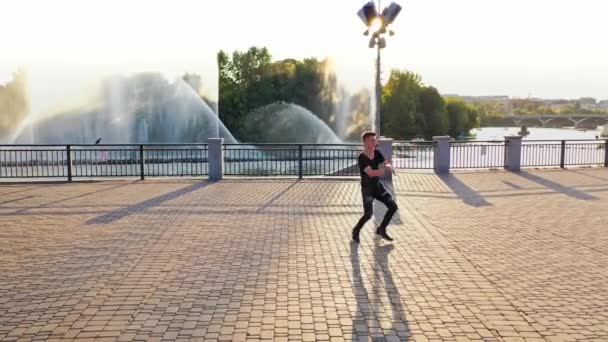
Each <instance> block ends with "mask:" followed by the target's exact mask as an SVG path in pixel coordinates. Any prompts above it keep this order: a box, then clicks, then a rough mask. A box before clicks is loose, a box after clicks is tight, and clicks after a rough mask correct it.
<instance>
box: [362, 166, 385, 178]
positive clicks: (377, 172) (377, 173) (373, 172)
mask: <svg viewBox="0 0 608 342" xmlns="http://www.w3.org/2000/svg"><path fill="white" fill-rule="evenodd" d="M385 170H386V169H385V168H384V166H382V167H380V168H379V169H378V170H374V169H372V167H371V166H367V167H366V168H365V169H363V172H365V173H367V175H368V176H370V177H381V176H384V172H385Z"/></svg>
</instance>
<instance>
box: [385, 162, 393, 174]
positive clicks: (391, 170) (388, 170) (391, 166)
mask: <svg viewBox="0 0 608 342" xmlns="http://www.w3.org/2000/svg"><path fill="white" fill-rule="evenodd" d="M384 168H385V169H386V172H388V173H395V169H393V165H391V164H390V163H384Z"/></svg>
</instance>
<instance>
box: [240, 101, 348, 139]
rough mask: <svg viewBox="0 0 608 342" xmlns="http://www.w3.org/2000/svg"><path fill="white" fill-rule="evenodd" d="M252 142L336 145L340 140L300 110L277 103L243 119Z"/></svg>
mask: <svg viewBox="0 0 608 342" xmlns="http://www.w3.org/2000/svg"><path fill="white" fill-rule="evenodd" d="M245 130H246V131H247V132H249V133H250V135H251V136H252V137H254V138H253V139H254V140H253V141H251V142H253V143H307V144H339V143H341V142H342V140H341V139H340V138H339V137H338V136H337V135H336V134H335V133H334V132H333V131H332V130H331V128H329V126H327V124H326V123H325V122H323V121H322V120H321V119H319V118H318V117H317V116H316V115H314V114H313V113H311V112H310V111H309V110H307V109H306V108H304V107H301V106H298V105H295V104H292V103H283V102H277V103H273V104H270V105H267V106H264V107H262V108H259V109H257V110H255V111H253V112H252V113H251V114H249V115H248V116H247V119H246V120H245Z"/></svg>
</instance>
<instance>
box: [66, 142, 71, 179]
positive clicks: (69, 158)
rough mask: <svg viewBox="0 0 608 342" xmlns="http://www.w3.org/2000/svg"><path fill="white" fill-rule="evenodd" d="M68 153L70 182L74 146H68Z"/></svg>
mask: <svg viewBox="0 0 608 342" xmlns="http://www.w3.org/2000/svg"><path fill="white" fill-rule="evenodd" d="M66 153H67V162H68V165H67V167H68V182H71V181H72V147H71V146H70V145H67V146H66Z"/></svg>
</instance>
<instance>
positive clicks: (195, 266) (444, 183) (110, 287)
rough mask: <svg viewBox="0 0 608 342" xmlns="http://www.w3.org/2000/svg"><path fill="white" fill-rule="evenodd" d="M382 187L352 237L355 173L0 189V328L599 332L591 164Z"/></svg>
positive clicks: (230, 335) (523, 337)
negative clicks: (386, 199)
mask: <svg viewBox="0 0 608 342" xmlns="http://www.w3.org/2000/svg"><path fill="white" fill-rule="evenodd" d="M394 189H395V190H394V192H395V194H396V195H397V198H398V203H399V206H400V210H399V212H398V214H397V215H396V217H395V218H394V220H393V225H391V226H390V228H389V233H390V234H392V235H393V236H394V237H395V239H396V241H395V243H393V244H386V243H384V242H382V241H379V240H377V239H375V238H374V237H373V234H372V233H373V222H371V221H370V223H368V226H366V228H365V229H364V232H363V233H362V236H361V238H362V243H361V245H360V246H356V245H353V244H352V243H351V242H350V241H349V238H350V230H351V228H352V226H353V225H354V224H355V222H356V221H357V219H358V218H359V216H360V215H361V214H362V208H361V203H360V202H361V199H360V193H359V189H358V184H357V182H356V181H354V180H330V181H328V180H314V179H311V180H304V181H297V180H291V179H288V180H287V179H286V180H271V179H227V180H224V181H222V182H219V183H207V182H204V181H196V180H146V181H144V182H139V181H107V182H97V183H73V184H20V185H0V256H1V259H0V260H1V262H0V340H3V341H4V340H5V341H17V340H24V341H25V340H55V339H57V340H59V339H76V340H82V341H84V340H99V341H105V340H107V341H132V340H137V341H144V340H146V341H154V340H159V341H160V340H167V341H169V340H201V341H245V340H248V341H259V340H274V341H284V340H290V341H352V340H356V341H405V340H414V341H460V340H462V341H465V340H484V341H544V340H548V341H574V340H597V341H602V340H604V341H605V340H608V323H606V322H608V255H607V252H606V246H608V231H606V227H608V224H607V223H608V212H607V211H606V207H607V204H608V170H606V169H581V170H570V171H533V172H522V173H517V174H514V173H507V172H474V173H456V174H452V175H448V176H438V175H435V174H432V173H424V172H421V173H415V172H407V173H405V172H404V173H399V174H398V175H397V177H395V180H394ZM381 215H382V210H381V208H380V207H377V210H376V221H378V220H379V219H380V217H381Z"/></svg>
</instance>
